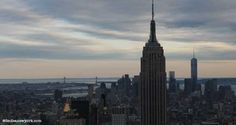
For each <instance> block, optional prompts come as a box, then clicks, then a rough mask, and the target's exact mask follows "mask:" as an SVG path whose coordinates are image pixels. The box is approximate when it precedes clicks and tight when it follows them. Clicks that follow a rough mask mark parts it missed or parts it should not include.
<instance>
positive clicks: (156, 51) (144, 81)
mask: <svg viewBox="0 0 236 125" xmlns="http://www.w3.org/2000/svg"><path fill="white" fill-rule="evenodd" d="M140 77H141V125H166V66H165V56H164V50H163V48H162V46H161V45H160V43H159V42H158V41H157V39H156V24H155V20H154V1H153V0H152V20H151V27H150V38H149V40H148V42H147V43H146V44H145V46H144V47H143V55H142V57H141V72H140Z"/></svg>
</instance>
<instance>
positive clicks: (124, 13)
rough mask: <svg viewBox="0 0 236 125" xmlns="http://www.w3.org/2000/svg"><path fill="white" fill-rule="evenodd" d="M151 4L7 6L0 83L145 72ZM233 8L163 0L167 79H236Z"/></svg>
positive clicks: (160, 14)
mask: <svg viewBox="0 0 236 125" xmlns="http://www.w3.org/2000/svg"><path fill="white" fill-rule="evenodd" d="M150 3H151V0H150V1H144V0H119V1H107V0H99V1H96V0H91V1H88V0H40V1H39V0H1V1H0V27H1V29H0V43H1V46H0V64H1V65H0V78H54V77H56V78H58V77H64V76H66V77H95V76H98V77H107V76H108V77H112V76H116V77H119V76H122V75H123V74H125V73H128V74H130V75H131V76H132V75H137V74H139V72H140V57H141V52H142V47H143V46H144V44H145V43H146V42H147V40H148V37H149V23H150V20H151V10H150ZM235 11H236V1H235V0H224V1H222V0H198V1H196V0H178V1H176V0H158V1H157V3H156V8H155V12H156V17H155V20H156V22H157V39H158V41H159V42H160V43H161V45H162V46H163V47H164V50H165V56H166V60H167V73H168V71H170V70H174V71H176V76H177V77H190V59H191V58H192V51H193V48H194V49H195V50H196V57H197V58H198V60H199V66H198V67H199V77H235V76H236V67H235V66H236V49H235V48H236V41H235V39H236V37H235V34H236V13H234V12H235Z"/></svg>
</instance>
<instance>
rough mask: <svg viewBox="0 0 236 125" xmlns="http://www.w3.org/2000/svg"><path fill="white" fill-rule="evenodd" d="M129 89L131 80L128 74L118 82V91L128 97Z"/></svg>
mask: <svg viewBox="0 0 236 125" xmlns="http://www.w3.org/2000/svg"><path fill="white" fill-rule="evenodd" d="M130 89H131V79H130V78H129V75H128V74H125V75H124V76H122V78H120V79H119V80H118V90H119V92H120V93H123V94H125V95H130Z"/></svg>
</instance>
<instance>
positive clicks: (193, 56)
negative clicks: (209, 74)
mask: <svg viewBox="0 0 236 125" xmlns="http://www.w3.org/2000/svg"><path fill="white" fill-rule="evenodd" d="M193 58H195V49H194V48H193Z"/></svg>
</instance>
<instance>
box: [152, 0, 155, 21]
mask: <svg viewBox="0 0 236 125" xmlns="http://www.w3.org/2000/svg"><path fill="white" fill-rule="evenodd" d="M154 16H155V15H154V0H152V20H154Z"/></svg>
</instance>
